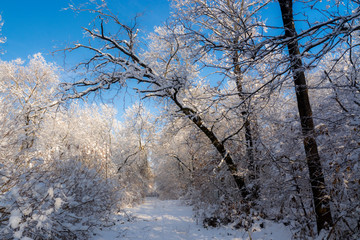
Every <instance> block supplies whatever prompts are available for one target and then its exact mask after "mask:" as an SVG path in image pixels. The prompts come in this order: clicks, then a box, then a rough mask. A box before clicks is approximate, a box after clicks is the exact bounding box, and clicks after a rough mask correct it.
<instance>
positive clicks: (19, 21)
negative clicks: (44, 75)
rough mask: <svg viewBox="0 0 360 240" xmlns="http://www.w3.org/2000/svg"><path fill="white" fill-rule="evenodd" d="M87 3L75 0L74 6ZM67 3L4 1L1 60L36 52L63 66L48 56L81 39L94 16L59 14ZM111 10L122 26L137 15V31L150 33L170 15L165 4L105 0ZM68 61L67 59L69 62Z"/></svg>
mask: <svg viewBox="0 0 360 240" xmlns="http://www.w3.org/2000/svg"><path fill="white" fill-rule="evenodd" d="M85 1H86V0H76V1H74V2H75V3H81V2H85ZM69 2H70V0H8V1H6V0H3V1H1V5H0V14H1V15H2V19H3V21H4V26H3V29H2V35H3V36H5V37H6V38H7V41H6V43H5V44H2V45H1V46H0V47H1V50H2V51H3V53H4V54H3V55H1V56H0V58H1V59H2V60H12V59H15V58H19V57H20V58H23V59H26V58H27V57H28V56H29V55H32V54H34V53H37V52H41V53H43V55H44V56H45V58H46V59H47V60H48V61H56V62H57V63H58V64H60V65H63V56H62V55H57V56H55V57H53V56H52V55H51V54H50V53H51V52H53V51H55V50H59V49H62V48H64V47H65V46H66V45H70V44H71V43H73V42H76V41H78V40H80V41H81V40H82V39H83V35H82V29H81V27H82V26H87V24H88V23H89V22H90V21H91V20H92V18H93V16H91V15H90V14H86V13H81V14H75V13H74V12H72V11H71V10H66V11H64V10H62V9H63V8H66V7H67V6H68V3H69ZM107 2H108V3H109V6H110V8H111V9H112V10H113V11H114V13H117V14H118V16H119V17H120V19H123V20H124V22H130V20H131V19H132V18H133V17H134V16H135V15H136V14H137V13H143V16H142V17H141V18H140V21H139V23H140V28H141V29H143V30H144V31H147V32H150V31H152V29H153V27H154V26H155V25H160V24H161V23H162V22H164V21H165V20H166V18H167V17H168V15H169V1H168V0H131V1H128V0H108V1H107ZM68 60H69V59H68Z"/></svg>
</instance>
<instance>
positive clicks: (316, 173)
mask: <svg viewBox="0 0 360 240" xmlns="http://www.w3.org/2000/svg"><path fill="white" fill-rule="evenodd" d="M279 5H280V8H281V15H282V20H283V24H284V29H285V37H287V38H289V39H292V40H290V41H288V42H287V48H288V51H289V61H290V65H291V70H292V73H293V79H294V84H295V92H296V99H297V104H298V110H299V115H300V122H301V129H302V134H303V136H304V148H305V153H306V161H307V165H308V168H309V175H310V183H311V189H312V193H313V201H314V205H315V206H314V207H315V213H316V223H317V229H318V232H320V231H321V230H322V229H324V228H325V225H326V224H328V225H329V226H332V225H333V220H332V216H331V210H330V198H329V195H328V193H327V190H326V184H325V179H324V174H323V170H322V166H321V161H320V156H319V152H318V147H317V143H316V139H315V127H314V121H313V118H312V110H311V104H310V100H309V95H308V88H307V84H306V78H305V72H304V66H303V63H302V60H301V57H300V56H301V55H300V50H299V44H298V41H297V39H296V38H295V37H296V35H297V33H296V29H295V23H294V16H293V3H292V0H279Z"/></svg>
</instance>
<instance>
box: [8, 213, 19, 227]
mask: <svg viewBox="0 0 360 240" xmlns="http://www.w3.org/2000/svg"><path fill="white" fill-rule="evenodd" d="M20 221H21V213H20V210H19V209H15V210H13V211H11V214H10V218H9V224H10V226H11V227H12V228H14V229H15V228H17V227H18V226H19V223H20Z"/></svg>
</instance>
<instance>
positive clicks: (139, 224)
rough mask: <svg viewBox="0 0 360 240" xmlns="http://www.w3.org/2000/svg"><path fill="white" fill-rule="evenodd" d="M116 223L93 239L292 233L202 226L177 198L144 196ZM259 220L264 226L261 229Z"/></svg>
mask: <svg viewBox="0 0 360 240" xmlns="http://www.w3.org/2000/svg"><path fill="white" fill-rule="evenodd" d="M116 218H117V219H116V222H117V223H116V224H115V225H113V226H109V227H104V228H102V229H97V230H96V231H95V234H94V236H93V238H92V239H93V240H107V239H128V240H130V239H138V240H141V239H149V240H150V239H151V240H160V239H162V240H192V239H201V240H207V239H214V240H216V239H219V240H220V239H221V240H230V239H232V240H249V239H253V240H255V239H258V240H271V239H273V240H288V239H291V237H292V234H291V232H290V230H289V229H288V228H286V227H285V226H284V225H283V224H278V223H272V222H270V221H261V222H256V223H255V224H254V225H253V227H252V228H251V229H250V230H249V231H245V230H236V229H232V228H231V227H230V226H224V227H220V228H204V227H203V226H202V223H201V221H200V222H199V223H198V222H197V220H196V219H195V218H194V217H193V211H192V208H191V207H190V206H184V205H183V204H181V202H180V201H177V200H166V201H161V200H159V199H157V198H147V199H146V200H145V202H144V203H143V204H141V205H139V206H137V207H134V208H128V209H125V210H124V211H123V212H121V213H119V215H117V217H116ZM261 223H263V225H264V226H265V228H261V227H260V224H261Z"/></svg>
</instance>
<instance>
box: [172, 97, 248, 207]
mask: <svg viewBox="0 0 360 240" xmlns="http://www.w3.org/2000/svg"><path fill="white" fill-rule="evenodd" d="M176 95H177V93H175V94H174V95H173V96H171V99H172V100H173V101H174V103H175V104H176V105H177V106H178V107H179V108H180V110H181V111H182V112H183V113H184V114H185V115H186V116H187V117H188V118H189V119H190V120H191V121H192V122H193V123H194V124H195V125H196V126H197V127H198V128H199V129H200V130H201V131H202V132H203V133H204V134H205V135H206V137H207V138H208V139H209V140H210V142H211V144H212V145H213V146H214V147H215V149H216V150H217V151H218V153H219V154H220V155H221V157H222V158H223V160H224V162H225V163H226V165H227V167H228V169H229V171H230V174H231V176H232V177H233V179H234V181H235V183H236V186H237V188H238V189H239V190H240V193H241V196H242V197H243V198H244V200H246V198H247V197H248V195H249V191H248V190H247V188H246V184H245V179H244V177H242V176H240V175H239V173H238V169H237V166H236V164H235V162H234V160H233V159H232V157H231V155H230V153H229V152H228V151H227V150H226V148H225V145H224V143H223V142H221V141H220V140H219V139H218V138H217V136H216V135H215V133H214V132H213V131H212V130H211V129H209V128H207V127H206V126H205V125H204V122H203V120H202V119H201V117H200V116H199V115H198V114H197V113H196V112H195V111H194V110H192V109H190V108H187V107H184V106H183V105H182V104H181V103H180V102H179V101H178V100H177V97H176Z"/></svg>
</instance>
